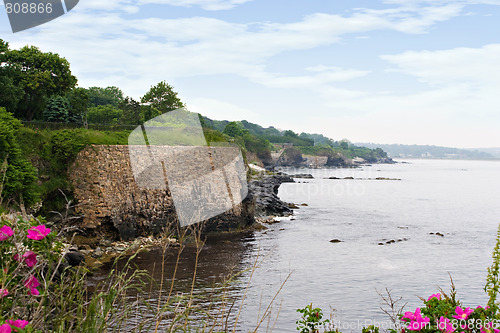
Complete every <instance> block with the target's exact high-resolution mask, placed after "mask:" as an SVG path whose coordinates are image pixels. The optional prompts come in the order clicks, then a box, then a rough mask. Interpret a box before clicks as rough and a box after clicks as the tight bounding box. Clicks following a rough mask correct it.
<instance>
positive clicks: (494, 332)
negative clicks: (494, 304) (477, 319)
mask: <svg viewBox="0 0 500 333" xmlns="http://www.w3.org/2000/svg"><path fill="white" fill-rule="evenodd" d="M499 332H500V330H499V329H497V328H495V327H494V324H493V322H489V323H486V326H482V327H481V333H499Z"/></svg>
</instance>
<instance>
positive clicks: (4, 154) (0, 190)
mask: <svg viewBox="0 0 500 333" xmlns="http://www.w3.org/2000/svg"><path fill="white" fill-rule="evenodd" d="M21 127H22V125H21V122H20V121H19V120H17V119H16V118H14V117H13V115H12V114H11V113H9V112H7V111H6V110H5V108H2V107H0V163H1V165H2V168H1V169H2V170H1V171H0V203H1V202H5V201H7V205H8V204H9V202H10V201H11V200H14V201H17V203H21V202H23V201H24V202H25V203H26V204H32V203H34V202H36V201H37V200H38V197H39V195H38V191H37V187H36V185H35V181H36V179H37V174H36V170H35V168H34V167H33V165H32V164H31V163H30V162H29V161H28V160H26V158H25V157H24V156H23V154H22V151H21V149H20V148H19V144H18V142H17V138H16V136H17V133H18V132H19V129H20V128H21Z"/></svg>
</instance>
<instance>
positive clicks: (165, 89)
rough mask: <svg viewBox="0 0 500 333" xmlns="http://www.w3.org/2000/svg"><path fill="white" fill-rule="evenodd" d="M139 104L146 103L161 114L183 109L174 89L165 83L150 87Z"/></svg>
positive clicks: (182, 104)
mask: <svg viewBox="0 0 500 333" xmlns="http://www.w3.org/2000/svg"><path fill="white" fill-rule="evenodd" d="M141 103H148V104H150V105H152V106H153V107H155V108H156V109H158V110H160V111H161V112H162V113H165V112H168V111H172V110H176V109H180V108H183V107H185V105H184V103H182V102H181V100H180V99H179V97H177V92H175V91H174V88H173V87H172V86H171V85H169V84H168V83H166V82H165V81H162V82H160V83H158V84H157V85H156V86H154V87H151V89H149V91H148V92H147V93H146V94H145V95H144V96H142V98H141Z"/></svg>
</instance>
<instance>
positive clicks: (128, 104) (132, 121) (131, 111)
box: [118, 97, 143, 125]
mask: <svg viewBox="0 0 500 333" xmlns="http://www.w3.org/2000/svg"><path fill="white" fill-rule="evenodd" d="M118 107H119V108H120V110H122V112H123V114H122V116H121V119H120V122H121V123H122V124H129V125H140V124H141V122H142V119H143V117H142V114H141V113H142V108H141V104H140V103H139V102H137V101H136V100H134V99H132V98H130V97H127V98H125V99H124V100H123V101H121V102H120V104H119V105H118Z"/></svg>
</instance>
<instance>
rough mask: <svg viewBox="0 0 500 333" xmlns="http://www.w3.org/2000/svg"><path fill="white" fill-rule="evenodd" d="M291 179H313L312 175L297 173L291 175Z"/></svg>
mask: <svg viewBox="0 0 500 333" xmlns="http://www.w3.org/2000/svg"><path fill="white" fill-rule="evenodd" d="M290 177H292V178H306V179H314V177H313V175H311V174H309V173H298V174H295V175H291V176H290Z"/></svg>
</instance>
